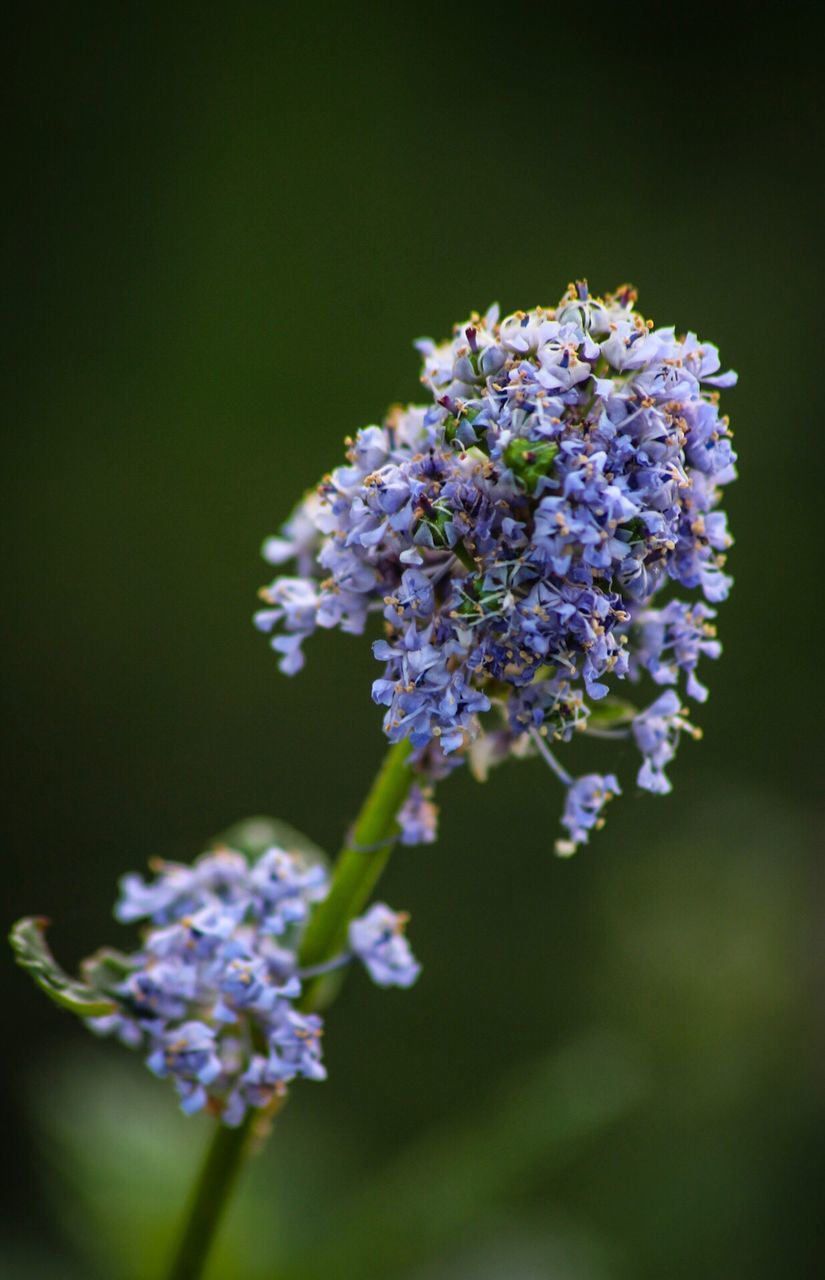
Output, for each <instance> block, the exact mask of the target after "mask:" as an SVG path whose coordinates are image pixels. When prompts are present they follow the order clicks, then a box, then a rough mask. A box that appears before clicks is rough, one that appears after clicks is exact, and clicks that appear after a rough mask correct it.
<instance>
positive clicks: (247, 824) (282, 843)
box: [212, 815, 329, 866]
mask: <svg viewBox="0 0 825 1280" xmlns="http://www.w3.org/2000/svg"><path fill="white" fill-rule="evenodd" d="M212 844H213V845H217V846H220V845H224V846H225V847H227V848H229V849H237V851H238V852H239V853H243V854H245V855H246V857H247V858H250V859H253V858H259V857H260V856H261V854H262V853H264V852H265V851H266V850H267V849H270V848H272V846H273V845H277V847H278V848H279V849H285V850H286V852H287V853H297V854H298V855H299V856H300V857H301V858H303V860H304V862H306V863H307V864H309V865H313V864H315V863H321V864H322V865H323V866H328V865H329V858H328V857H327V855H326V854H325V853H324V851H323V849H322V848H320V846H319V845H317V844H316V843H315V841H314V840H311V839H310V838H309V836H306V835H304V833H303V832H302V831H298V830H296V828H295V827H292V826H290V824H289V823H288V822H282V821H281V819H280V818H270V817H268V816H266V815H259V816H257V817H254V818H242V819H241V821H240V822H235V823H233V825H232V826H231V827H227V828H226V830H225V831H222V832H221V833H220V835H218V836H216V837H215V839H214V840H213V841H212Z"/></svg>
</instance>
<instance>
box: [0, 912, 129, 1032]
mask: <svg viewBox="0 0 825 1280" xmlns="http://www.w3.org/2000/svg"><path fill="white" fill-rule="evenodd" d="M48 923H49V922H48V920H45V919H44V918H43V917H42V916H26V917H25V918H24V919H22V920H18V921H17V924H15V925H14V926H13V927H12V930H11V933H10V934H9V942H10V943H11V945H12V949H13V950H14V953H15V956H16V958H17V963H18V964H20V965H22V966H23V968H24V969H27V970H28V971H29V973H30V974H31V976H32V978H33V979H34V981H35V982H36V983H37V985H38V986H39V987H41V988H42V989H43V991H45V992H46V995H47V996H49V998H50V999H51V1000H54V1002H55V1004H59V1005H60V1006H61V1008H63V1009H68V1010H69V1011H70V1012H71V1013H77V1014H80V1015H81V1016H82V1017H84V1018H100V1017H103V1016H104V1014H107V1013H114V1011H115V1009H116V1008H117V1005H116V1004H115V1003H114V1001H113V1000H110V999H109V998H108V997H106V996H105V995H104V994H103V993H102V992H101V991H99V990H96V989H95V987H93V986H91V985H90V984H89V983H88V982H82V981H79V980H78V979H76V978H70V977H69V975H68V974H67V973H65V972H64V971H63V969H61V968H60V965H59V964H58V963H57V961H56V960H55V958H54V956H53V955H52V953H51V951H50V950H49V947H48V944H47V942H46V927H47V926H48ZM92 959H93V957H92Z"/></svg>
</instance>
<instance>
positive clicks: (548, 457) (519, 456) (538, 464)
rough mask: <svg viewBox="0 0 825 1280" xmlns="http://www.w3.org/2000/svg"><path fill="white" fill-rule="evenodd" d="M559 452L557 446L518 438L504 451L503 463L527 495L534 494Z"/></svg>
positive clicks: (547, 442) (546, 442)
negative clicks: (522, 486)
mask: <svg viewBox="0 0 825 1280" xmlns="http://www.w3.org/2000/svg"><path fill="white" fill-rule="evenodd" d="M558 451H559V446H558V445H557V444H551V443H550V442H549V441H545V442H541V441H539V442H536V441H535V440H524V439H522V438H521V437H519V438H518V439H516V440H511V441H510V443H509V444H508V446H507V448H506V449H505V450H504V461H505V463H506V465H507V466H508V467H509V468H510V470H511V471H512V473H513V475H514V476H515V477H516V479H517V480H519V481H520V482H521V483H522V484H523V485H524V487H525V489H526V490H527V492H528V493H534V492H535V488H536V485H537V484H538V482H539V480H540V479H541V478H542V476H546V475H547V473H548V471H549V470H550V468H551V467H552V465H553V462H554V460H555V457H556V454H557V453H558Z"/></svg>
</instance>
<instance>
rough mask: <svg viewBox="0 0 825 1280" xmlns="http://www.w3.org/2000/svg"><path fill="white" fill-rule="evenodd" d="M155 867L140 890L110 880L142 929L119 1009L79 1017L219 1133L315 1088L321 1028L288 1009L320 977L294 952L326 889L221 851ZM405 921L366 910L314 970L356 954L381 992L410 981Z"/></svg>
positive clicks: (321, 881)
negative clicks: (112, 1038)
mask: <svg viewBox="0 0 825 1280" xmlns="http://www.w3.org/2000/svg"><path fill="white" fill-rule="evenodd" d="M156 871H157V875H156V877H155V879H154V880H152V881H150V882H149V883H147V882H145V881H144V880H143V879H142V877H140V876H137V875H127V876H125V877H124V878H123V880H122V882H121V890H122V894H121V898H120V901H119V902H118V904H117V907H116V909H115V915H116V917H117V918H118V919H119V920H120V921H122V922H123V923H130V922H133V921H146V922H147V926H146V927H145V930H144V936H143V940H142V945H141V947H140V949H139V951H137V952H136V953H134V954H133V955H132V956H130V957H129V958H128V959H129V964H128V969H129V972H128V975H127V976H126V977H125V978H124V979H123V981H122V982H121V983H120V984H119V985H118V986H117V987H116V988H115V990H114V992H113V998H114V999H115V1000H116V1002H117V1005H118V1009H117V1012H115V1013H111V1014H107V1015H105V1016H104V1017H99V1018H89V1019H88V1020H87V1021H88V1025H89V1026H90V1027H91V1028H92V1030H94V1031H96V1032H97V1033H98V1034H101V1035H116V1036H118V1037H119V1038H120V1039H121V1040H122V1041H123V1042H124V1043H125V1044H127V1045H128V1046H130V1047H131V1048H137V1049H141V1050H142V1051H143V1052H144V1053H145V1054H146V1063H147V1066H148V1067H149V1068H150V1070H151V1071H153V1072H154V1073H155V1075H157V1076H161V1077H167V1076H168V1077H170V1078H171V1079H172V1080H173V1081H174V1085H175V1088H176V1090H177V1093H178V1096H179V1098H180V1103H181V1107H182V1108H183V1110H184V1111H185V1112H187V1113H189V1114H191V1113H193V1112H196V1111H200V1110H202V1109H203V1108H208V1109H209V1110H210V1111H212V1112H214V1113H215V1114H217V1115H220V1117H221V1119H222V1120H223V1122H224V1123H225V1124H227V1125H230V1126H234V1125H238V1124H240V1122H241V1121H242V1120H243V1118H244V1115H245V1114H246V1111H247V1108H249V1107H258V1108H260V1107H266V1106H267V1105H268V1104H269V1103H270V1102H271V1101H272V1100H273V1099H274V1098H275V1097H276V1096H277V1095H279V1094H281V1093H283V1092H284V1090H285V1089H286V1086H287V1085H288V1084H289V1082H290V1081H292V1080H295V1079H296V1078H298V1077H303V1078H305V1079H308V1080H323V1079H325V1077H326V1070H325V1068H324V1064H323V1061H322V1054H321V1036H322V1032H323V1024H322V1019H321V1018H320V1016H319V1015H318V1014H315V1013H306V1012H302V1011H301V1010H300V1008H299V1007H298V1001H299V998H300V996H301V990H302V982H303V981H304V980H305V979H306V978H309V977H311V976H314V973H315V972H317V971H314V972H313V973H309V972H305V971H302V970H301V968H300V965H299V960H298V954H297V948H298V942H299V939H300V936H301V932H302V929H303V927H304V925H305V924H306V921H307V919H308V918H309V915H310V913H311V911H312V908H313V905H314V904H315V903H317V902H319V901H320V900H321V899H323V898H324V897H325V896H326V893H327V889H328V882H327V875H326V871H325V870H324V868H323V867H322V866H320V865H318V864H315V865H308V864H305V863H304V862H303V861H302V860H301V859H300V858H298V857H297V856H295V855H293V854H291V853H287V852H285V851H284V850H283V849H278V848H271V849H268V850H267V851H266V852H265V853H263V854H262V855H261V856H260V857H259V858H258V859H257V861H255V862H250V861H248V860H247V858H246V857H245V856H244V855H243V854H241V853H236V852H233V851H232V850H229V849H221V850H218V851H217V852H214V853H210V854H205V855H204V856H203V857H202V858H200V859H198V861H196V862H195V863H194V864H193V865H191V866H184V865H179V864H175V863H161V864H159V865H158V866H157V868H156ZM405 920H406V917H405V916H403V915H396V914H395V913H394V912H392V911H391V910H390V909H389V907H387V906H385V905H384V904H383V903H376V904H375V905H373V906H372V907H371V908H370V910H369V911H368V912H367V914H366V915H365V916H364V917H363V918H361V919H360V920H355V921H353V922H352V924H351V926H350V938H349V950H348V951H347V952H346V953H345V954H344V955H342V956H340V957H336V958H335V959H334V960H333V961H331V962H330V965H329V966H325V968H327V967H328V968H334V967H337V966H338V965H339V964H341V963H344V962H345V961H346V960H348V959H350V958H351V957H352V956H357V957H358V958H359V959H360V960H361V961H362V962H363V964H364V966H365V968H366V969H367V971H368V973H369V974H370V975H371V977H372V978H373V979H374V981H375V982H376V983H378V984H379V985H380V986H399V987H408V986H410V985H411V984H412V983H413V982H414V981H415V979H416V978H417V977H418V973H419V966H418V964H417V962H416V961H415V959H414V958H413V956H412V953H411V952H410V949H409V945H408V943H407V941H406V939H405V938H404V937H403V925H404V923H405Z"/></svg>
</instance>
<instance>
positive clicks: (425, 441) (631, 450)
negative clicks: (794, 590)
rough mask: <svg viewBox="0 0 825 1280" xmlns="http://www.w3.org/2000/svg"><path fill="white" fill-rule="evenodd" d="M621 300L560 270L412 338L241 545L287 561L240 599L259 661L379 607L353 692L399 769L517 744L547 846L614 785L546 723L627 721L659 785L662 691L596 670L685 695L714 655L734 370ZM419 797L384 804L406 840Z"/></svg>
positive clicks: (418, 826) (696, 687)
mask: <svg viewBox="0 0 825 1280" xmlns="http://www.w3.org/2000/svg"><path fill="white" fill-rule="evenodd" d="M635 301H636V297H635V293H634V291H633V290H632V289H630V288H628V287H624V288H620V289H618V290H617V291H616V292H615V293H614V294H610V295H607V296H606V297H604V298H597V297H593V296H591V295H590V293H589V290H588V288H587V285H586V284H585V283H579V284H577V285H575V286H571V287H570V290H569V291H568V293H567V294H566V295H565V297H564V298H562V300H561V302H560V303H559V305H558V306H557V307H554V308H542V307H536V308H535V309H534V310H532V311H528V312H521V311H517V312H515V313H514V314H513V315H510V316H507V317H506V318H505V319H503V320H501V321H499V319H498V313H497V309H496V308H493V309H492V310H491V311H489V312H488V313H487V315H486V316H484V317H480V316H478V315H474V316H472V317H471V319H470V320H469V321H467V322H466V323H464V324H461V325H458V326H457V327H456V329H455V334H454V337H453V339H452V340H451V341H449V342H445V343H442V344H441V345H437V344H435V343H433V342H431V341H429V340H426V341H421V342H419V343H418V344H417V346H418V348H419V350H420V351H421V353H422V354H423V358H424V368H423V375H422V382H423V384H424V387H425V388H426V390H427V392H428V394H429V400H428V403H426V404H424V405H412V406H409V407H407V408H406V409H397V410H395V411H393V413H392V414H391V415H390V416H389V417H388V419H387V420H386V422H385V423H384V424H383V426H369V427H366V428H364V429H363V430H362V431H359V432H358V434H357V435H356V437H355V439H354V440H349V441H347V448H348V451H347V460H346V463H345V465H342V466H339V467H338V468H336V469H335V470H334V471H333V472H332V473H331V474H330V475H328V476H325V477H324V479H323V480H322V481H321V483H320V484H319V485H318V487H317V489H316V490H314V491H312V492H311V493H310V494H308V496H307V497H306V498H305V499H304V501H303V502H302V503H301V505H300V506H299V507H298V508H297V510H296V511H295V512H294V513H293V516H292V517H291V519H290V520H289V522H288V523H287V525H286V526H285V527H284V530H283V533H282V536H281V537H280V538H273V539H270V540H269V541H268V542H267V543H266V544H265V546H264V555H265V556H266V558H267V559H268V560H269V561H270V562H271V563H273V564H275V565H278V566H280V565H283V564H286V563H287V562H288V561H290V560H294V561H295V565H296V571H297V572H296V574H295V575H294V576H284V575H279V576H278V577H276V578H275V580H274V581H273V582H272V583H271V585H270V586H269V587H267V588H266V589H265V590H264V591H263V592H262V593H261V594H262V596H263V598H264V600H265V601H266V606H267V607H266V608H265V609H263V610H261V611H260V612H259V613H258V614H257V615H256V623H257V625H258V626H259V628H260V629H261V630H263V631H265V632H272V633H273V639H272V646H273V648H274V649H275V650H276V651H277V652H278V653H279V655H280V665H281V668H282V670H284V671H286V672H288V673H293V672H295V671H298V670H299V669H300V668H301V666H302V664H303V655H302V645H303V642H304V641H305V640H306V638H307V637H308V636H309V635H310V634H311V633H312V632H313V631H314V630H316V628H318V627H321V628H333V627H337V628H339V629H341V630H343V631H349V632H352V633H355V634H360V633H361V632H363V631H364V629H365V627H366V626H367V623H368V621H369V618H370V615H373V614H380V615H381V616H382V619H383V627H384V635H383V637H382V638H380V639H378V640H376V641H375V642H374V644H373V652H374V655H375V657H376V658H377V659H378V661H379V662H381V663H382V664H383V668H384V670H383V674H382V675H381V677H380V678H378V679H377V680H376V681H375V683H374V685H373V698H374V700H375V701H376V702H377V703H378V704H380V705H381V706H382V707H384V708H385V715H384V730H385V733H386V734H387V736H388V738H389V739H390V741H391V742H398V741H399V740H401V739H403V738H408V739H409V741H410V743H411V745H412V747H413V748H414V752H415V754H414V757H413V760H414V764H415V767H416V768H417V770H418V773H419V775H420V782H421V784H422V788H426V786H427V785H428V784H430V783H432V782H433V781H435V780H437V779H438V778H440V777H441V776H443V775H444V773H446V772H447V771H449V769H450V768H451V767H452V766H453V765H454V764H457V763H461V761H462V760H463V759H464V758H466V757H469V758H470V760H471V762H472V763H473V764H474V766H475V767H477V769H478V770H479V771H480V772H481V773H484V772H486V770H487V768H488V767H489V766H490V765H491V764H493V763H496V762H497V761H499V760H501V759H504V758H505V757H507V756H508V755H512V754H516V755H523V754H528V753H533V752H537V753H539V754H541V755H542V756H543V757H544V758H545V759H546V760H547V762H548V763H549V764H550V765H551V767H552V768H553V769H554V772H555V773H556V774H557V775H558V776H559V778H560V779H561V780H562V782H563V783H564V784H565V786H566V788H567V797H566V805H565V810H564V818H563V824H564V826H565V827H566V828H567V832H568V838H567V839H565V840H564V841H562V842H560V845H559V850H560V852H565V853H566V852H570V851H571V850H572V849H574V848H575V847H576V846H577V845H578V844H580V843H581V842H583V841H586V840H587V838H588V834H589V832H590V830H592V829H593V828H594V827H596V826H599V825H600V824H601V821H602V809H603V806H604V804H605V802H606V800H607V799H609V798H610V797H611V796H612V795H614V794H616V793H617V792H618V791H619V786H618V782H617V781H616V779H615V778H614V777H613V776H612V775H608V776H605V777H601V776H598V775H594V774H588V775H586V776H585V777H583V778H579V779H578V780H575V779H572V778H570V777H569V775H568V774H567V773H566V771H565V770H564V769H562V768H561V767H560V766H559V765H558V764H557V762H556V759H555V756H553V755H552V753H551V751H550V747H549V743H550V742H553V741H554V742H567V741H568V740H569V739H570V738H571V736H572V735H573V733H574V732H582V733H584V734H592V735H594V736H596V735H597V736H611V737H613V736H626V737H631V738H632V739H633V740H635V742H636V744H637V745H638V747H639V749H640V751H641V753H642V765H641V768H640V769H639V773H638V776H637V782H638V784H639V785H640V786H641V787H644V788H647V789H648V790H651V791H654V792H661V791H664V790H667V789H668V787H669V783H668V782H667V779H666V778H665V775H664V773H663V768H664V765H665V764H666V763H667V762H668V761H669V760H670V759H671V757H672V755H673V752H674V749H675V745H676V742H677V740H678V737H679V734H680V732H681V730H682V729H684V728H685V727H686V724H687V722H686V721H685V718H684V715H685V713H684V712H683V710H682V708H681V706H680V700H679V697H678V695H677V692H676V690H675V688H674V689H670V690H668V692H667V693H666V694H664V695H661V696H660V697H659V698H658V699H657V701H656V702H655V703H654V705H653V706H652V707H651V708H649V710H647V711H642V712H641V713H636V712H635V710H634V709H633V708H630V707H629V706H628V704H627V703H626V702H625V701H622V702H621V703H618V700H617V699H616V690H617V686H619V685H620V682H624V681H627V680H631V681H634V682H638V681H639V680H641V679H642V678H643V677H644V678H651V679H652V681H653V682H654V683H655V684H656V685H670V686H676V685H678V683H679V680H680V678H681V677H682V676H684V678H685V689H686V693H687V695H688V696H689V697H693V698H696V699H699V700H702V699H703V698H704V697H705V696H706V690H705V688H704V686H703V685H702V684H701V683H700V682H699V679H698V677H697V675H696V667H697V664H698V661H699V658H700V657H701V656H702V655H704V656H705V657H709V658H714V657H716V656H717V655H718V653H719V644H718V642H717V641H716V639H715V631H714V626H713V621H712V620H713V618H714V610H713V608H711V607H710V606H711V605H713V604H716V603H717V602H719V601H720V600H723V599H724V598H725V596H726V595H727V593H728V590H729V588H730V585H731V579H730V578H729V577H728V575H727V574H726V573H725V570H724V563H725V551H726V549H727V547H728V546H729V544H730V541H731V539H730V537H729V535H728V532H727V527H726V520H725V515H724V513H723V512H722V511H721V510H720V509H719V501H720V496H721V486H723V485H725V484H726V483H728V482H729V481H730V480H732V479H733V478H734V477H735V471H734V463H735V455H734V453H733V451H732V448H731V433H730V431H729V428H728V421H727V418H725V417H723V416H721V415H720V412H719V406H718V397H719V390H720V389H721V388H724V387H729V386H731V385H733V383H734V382H735V380H736V378H735V375H734V374H732V373H721V372H720V364H719V356H718V353H717V350H716V348H715V347H714V346H713V345H712V344H710V343H706V342H700V340H699V339H698V338H697V337H696V335H695V334H692V333H688V334H687V335H686V336H677V335H676V333H675V332H674V330H673V329H672V328H659V329H657V328H654V326H653V324H652V322H650V321H645V320H644V319H643V317H642V316H641V315H640V314H639V313H638V311H636V309H635ZM673 592H682V593H685V592H690V593H695V594H694V598H693V599H692V600H691V599H689V600H685V599H683V598H679V597H677V596H675V595H674V594H673ZM697 597H698V598H697ZM425 794H426V793H425V791H424V790H420V791H419V792H418V795H417V796H416V797H415V798H414V799H413V801H412V802H411V803H409V804H408V805H406V806H405V808H404V810H402V812H401V814H400V815H399V821H400V824H401V828H402V834H403V838H404V839H406V840H407V842H408V843H413V842H416V841H420V840H422V839H432V838H433V836H434V819H435V810H434V808H433V806H432V803H431V801H429V800H426V803H427V804H429V806H430V807H429V808H428V809H425V808H424V803H425V800H424V798H425Z"/></svg>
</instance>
